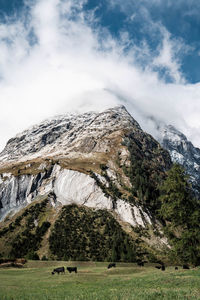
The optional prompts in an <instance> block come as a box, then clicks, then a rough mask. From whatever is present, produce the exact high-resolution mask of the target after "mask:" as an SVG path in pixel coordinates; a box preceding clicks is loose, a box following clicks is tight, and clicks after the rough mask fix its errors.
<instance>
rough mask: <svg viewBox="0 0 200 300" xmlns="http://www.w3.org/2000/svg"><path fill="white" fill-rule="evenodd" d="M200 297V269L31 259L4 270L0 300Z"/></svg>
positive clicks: (1, 273) (182, 299) (182, 298)
mask: <svg viewBox="0 0 200 300" xmlns="http://www.w3.org/2000/svg"><path fill="white" fill-rule="evenodd" d="M59 266H65V267H66V266H77V267H78V273H77V274H75V273H72V274H69V273H65V275H57V274H55V275H51V271H52V270H53V268H54V267H59ZM8 299H9V300H10V299H13V300H25V299H26V300H28V299H30V300H32V299H33V300H43V299H44V300H47V299H48V300H50V299H52V300H64V299H70V300H79V299H82V300H87V299H88V300H109V299H113V300H115V299H116V300H129V299H134V300H138V299H140V300H155V299H173V300H174V299H180V300H184V299H195V300H197V299H200V269H198V268H196V269H191V270H182V269H179V270H178V271H175V270H174V267H168V268H166V271H164V272H162V271H161V270H157V269H155V267H154V266H151V265H147V266H145V267H138V266H136V265H135V264H130V263H127V264H125V263H117V267H116V268H115V269H114V268H113V269H109V270H108V269H107V263H99V262H98V263H94V262H74V263H73V262H69V263H68V262H58V261H30V262H28V264H27V265H26V267H25V268H23V269H13V268H9V269H8V268H7V269H2V268H1V269H0V300H8Z"/></svg>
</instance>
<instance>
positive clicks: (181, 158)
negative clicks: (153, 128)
mask: <svg viewBox="0 0 200 300" xmlns="http://www.w3.org/2000/svg"><path fill="white" fill-rule="evenodd" d="M160 142H161V144H162V146H163V148H165V149H166V150H168V151H169V153H170V155H171V158H172V161H173V162H177V163H179V164H180V165H182V166H183V167H184V168H185V170H186V172H187V173H188V174H189V175H190V179H191V183H192V186H193V189H194V191H195V193H196V195H197V196H198V198H200V149H199V148H195V147H194V146H193V144H192V143H191V142H190V141H188V140H187V138H186V136H185V135H184V134H182V133H181V132H180V131H178V130H177V129H176V128H175V127H173V126H171V125H168V126H164V127H163V128H162V129H161V140H160Z"/></svg>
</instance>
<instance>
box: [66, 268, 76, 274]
mask: <svg viewBox="0 0 200 300" xmlns="http://www.w3.org/2000/svg"><path fill="white" fill-rule="evenodd" d="M67 271H68V272H69V273H71V272H75V273H77V267H67Z"/></svg>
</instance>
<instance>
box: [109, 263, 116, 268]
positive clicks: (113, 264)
mask: <svg viewBox="0 0 200 300" xmlns="http://www.w3.org/2000/svg"><path fill="white" fill-rule="evenodd" d="M112 267H114V268H115V267H116V264H115V263H112V264H109V265H108V269H110V268H112Z"/></svg>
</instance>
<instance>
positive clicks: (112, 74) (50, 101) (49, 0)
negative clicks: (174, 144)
mask: <svg viewBox="0 0 200 300" xmlns="http://www.w3.org/2000/svg"><path fill="white" fill-rule="evenodd" d="M26 2H27V4H29V3H31V5H32V6H31V7H30V11H29V15H28V18H26V19H24V18H23V17H22V18H21V19H19V20H16V21H15V22H13V21H12V22H11V21H9V22H8V23H7V24H1V25H0V78H1V79H0V95H1V118H0V124H1V126H0V135H1V147H3V145H4V144H5V142H6V141H7V139H8V138H10V137H12V136H13V135H15V134H16V133H17V132H19V131H21V130H23V129H25V128H26V127H28V126H30V125H31V124H33V123H37V122H39V121H41V120H42V119H44V118H47V117H50V116H53V115H55V114H60V113H65V112H67V111H72V110H76V111H87V110H93V109H98V110H101V109H104V108H106V107H110V106H114V105H116V104H119V103H122V104H125V105H126V106H127V107H128V109H130V111H131V113H132V115H133V117H135V118H136V119H137V120H138V121H139V122H140V123H141V125H142V127H143V128H145V130H147V131H150V132H151V133H153V134H155V130H154V127H153V124H152V123H151V122H150V121H146V119H145V116H147V115H148V116H149V115H150V116H155V117H156V118H158V119H162V120H164V121H166V122H167V123H172V124H174V125H176V126H178V128H179V129H181V130H183V132H185V133H187V135H188V136H189V137H191V138H192V140H193V142H195V144H196V145H200V138H199V135H197V134H196V133H197V132H199V129H200V124H199V118H198V115H199V114H198V112H200V103H199V98H200V86H199V85H198V84H196V85H187V84H185V83H184V82H183V81H182V77H181V74H180V73H179V72H178V64H177V65H176V63H177V62H176V60H174V59H173V51H174V48H173V44H172V42H171V40H170V37H169V36H168V37H166V36H165V37H164V38H163V40H162V41H161V46H160V52H159V54H158V57H157V59H154V61H153V60H152V62H153V63H152V68H153V67H154V66H155V64H156V65H165V66H167V67H168V68H169V70H170V72H172V73H173V76H174V78H175V79H176V81H177V82H179V83H177V82H176V83H174V84H166V83H164V82H163V81H161V80H160V79H159V76H158V74H157V73H156V72H153V71H152V68H150V67H146V68H145V69H144V68H143V69H142V68H140V67H139V66H138V62H137V59H138V53H139V52H140V53H141V55H144V56H149V54H150V53H149V51H150V50H149V49H148V47H146V46H145V43H144V44H143V47H144V49H139V48H137V47H136V46H134V45H132V48H131V47H129V48H130V49H129V51H124V49H125V48H126V47H127V45H129V46H130V44H129V42H130V41H129V36H128V35H127V34H126V33H123V34H122V35H121V40H119V41H116V40H115V39H114V38H112V37H111V35H110V34H109V32H108V31H106V30H105V29H103V28H100V27H97V23H96V20H93V18H92V16H89V15H87V16H85V14H84V12H83V10H82V5H83V4H84V2H85V1H78V0H77V1H75V0H73V1H72V0H62V1H61V0H37V1H34V2H32V1H31V2H29V1H26ZM94 24H95V26H93V25H94ZM32 40H33V41H37V42H34V43H33V42H32Z"/></svg>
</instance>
